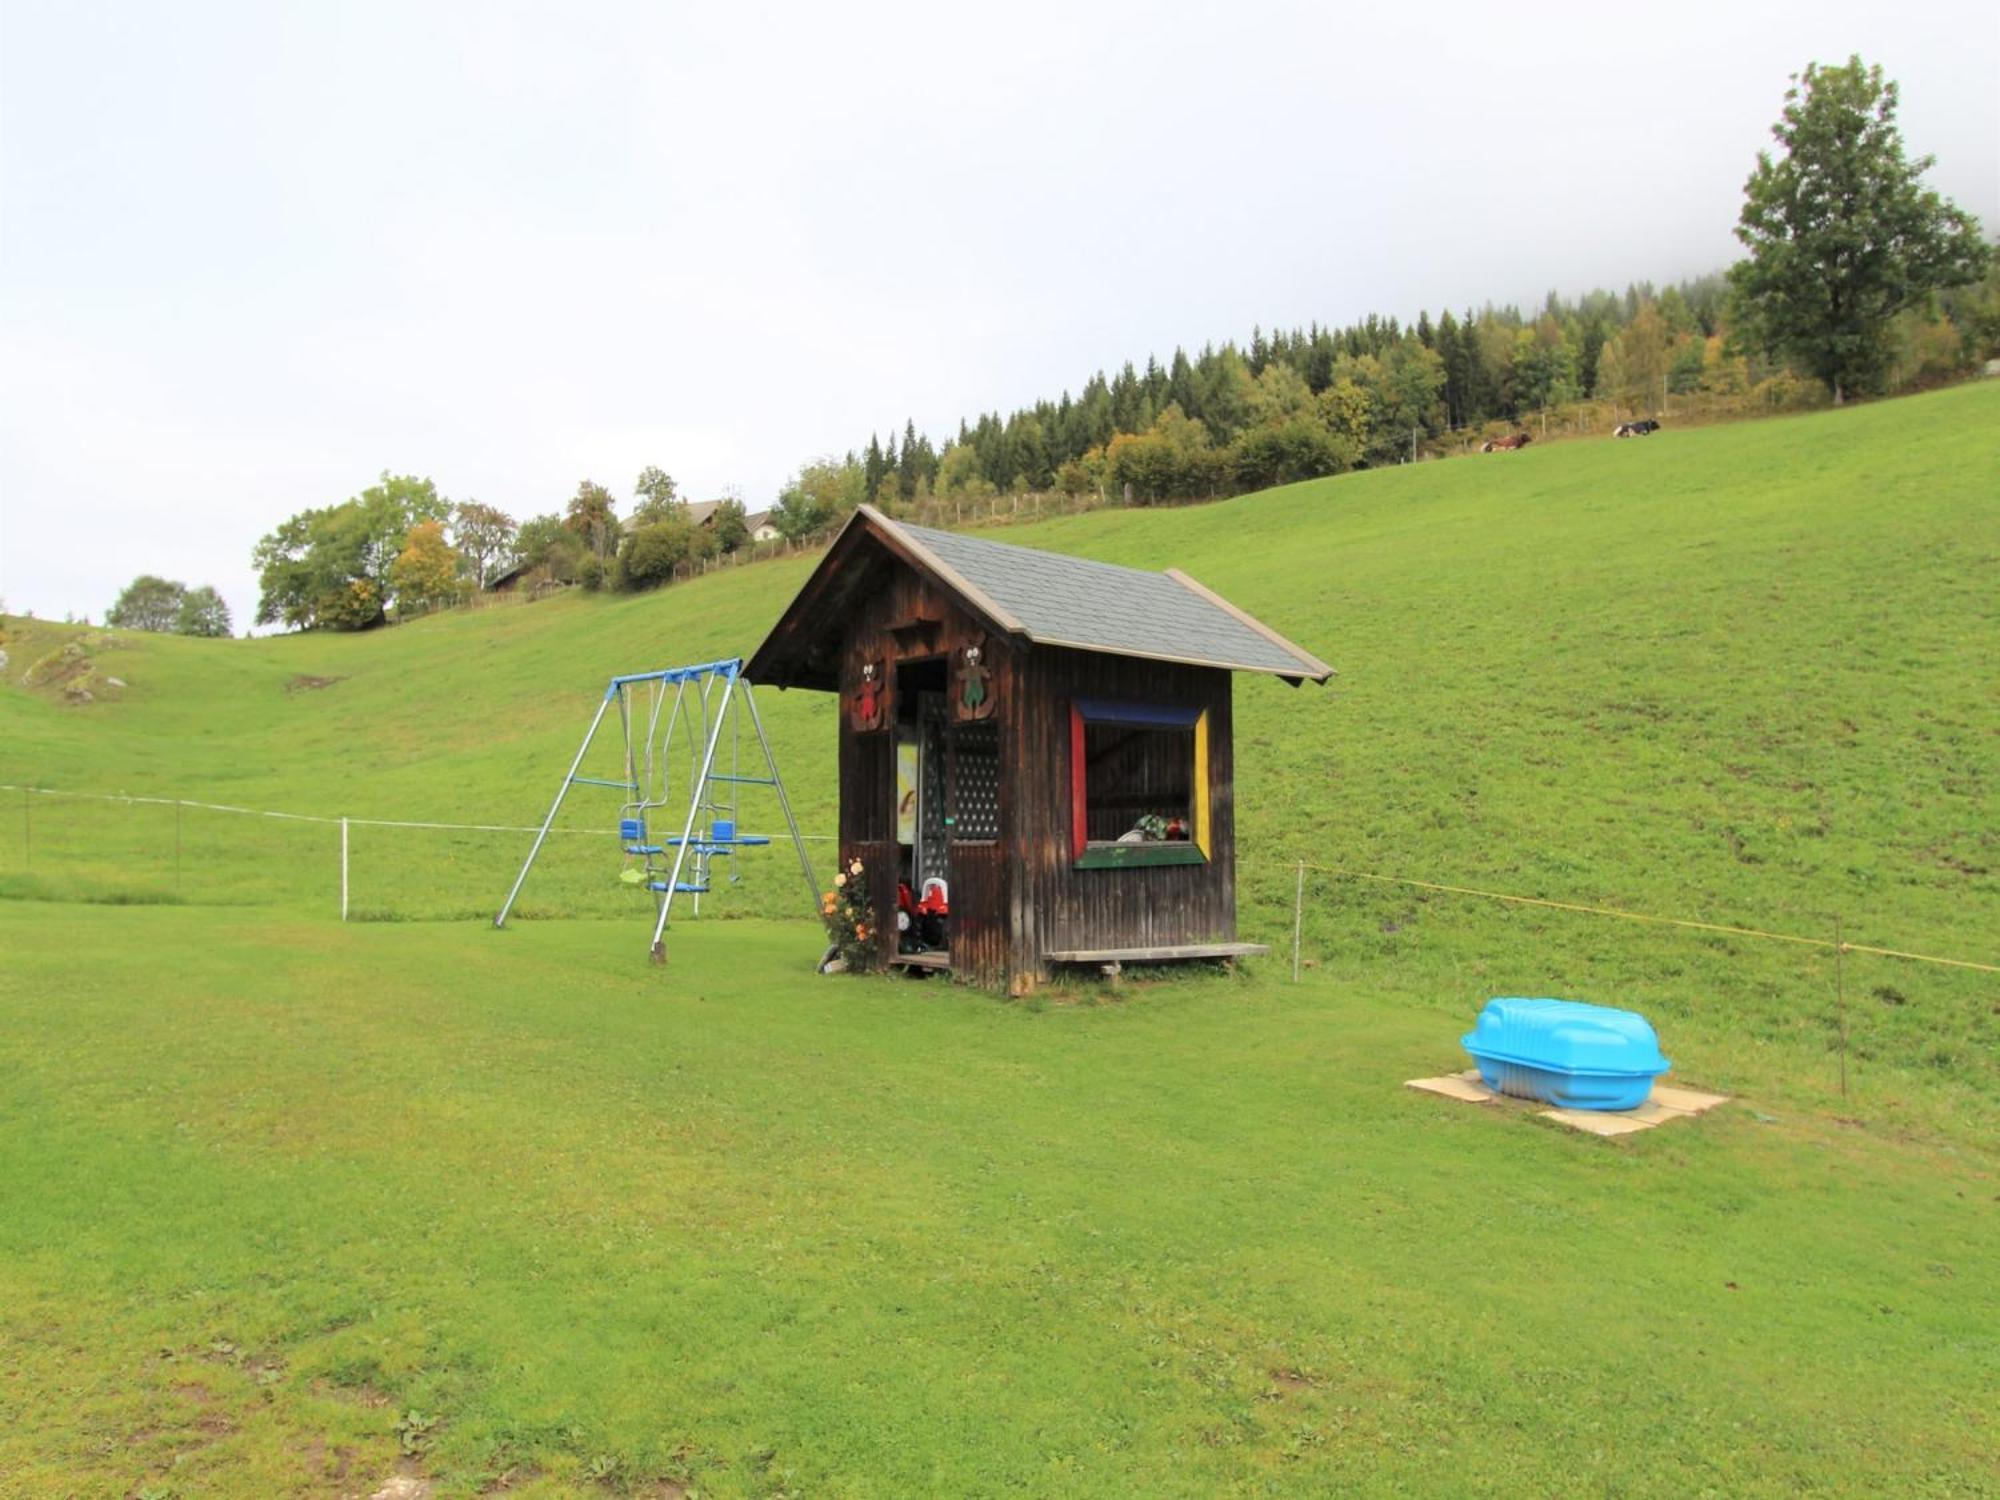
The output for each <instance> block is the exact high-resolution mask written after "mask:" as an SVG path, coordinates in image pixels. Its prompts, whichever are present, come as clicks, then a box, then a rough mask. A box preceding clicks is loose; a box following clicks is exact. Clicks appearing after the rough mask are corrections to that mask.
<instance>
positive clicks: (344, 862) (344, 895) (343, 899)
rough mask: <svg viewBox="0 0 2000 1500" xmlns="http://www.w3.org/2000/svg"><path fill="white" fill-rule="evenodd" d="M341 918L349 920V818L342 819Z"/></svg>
mask: <svg viewBox="0 0 2000 1500" xmlns="http://www.w3.org/2000/svg"><path fill="white" fill-rule="evenodd" d="M340 920H341V921H343V922H345V921H346V920H347V819H345V818H342V819H341V820H340Z"/></svg>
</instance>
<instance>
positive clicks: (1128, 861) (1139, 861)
mask: <svg viewBox="0 0 2000 1500" xmlns="http://www.w3.org/2000/svg"><path fill="white" fill-rule="evenodd" d="M1207 863H1208V860H1207V859H1206V858H1205V857H1204V856H1203V855H1202V852H1201V850H1200V848H1199V847H1198V846H1196V845H1195V844H1194V843H1193V842H1191V841H1188V842H1184V841H1181V840H1174V841H1172V842H1170V843H1158V844H1089V845H1086V846H1085V847H1084V851H1083V853H1082V854H1081V855H1080V856H1079V857H1078V858H1077V861H1076V868H1077V869H1079V870H1126V869H1131V868H1134V867H1135V866H1140V865H1205V864H1207Z"/></svg>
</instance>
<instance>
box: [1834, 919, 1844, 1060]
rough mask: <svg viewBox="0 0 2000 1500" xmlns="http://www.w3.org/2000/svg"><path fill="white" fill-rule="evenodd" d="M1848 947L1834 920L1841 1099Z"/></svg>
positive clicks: (1835, 1002) (1835, 988)
mask: <svg viewBox="0 0 2000 1500" xmlns="http://www.w3.org/2000/svg"><path fill="white" fill-rule="evenodd" d="M1846 951H1847V945H1846V944H1845V943H1843V942H1841V940H1840V918H1839V917H1838V916H1836V917H1835V918H1834V919H1833V1003H1834V1007H1835V1009H1836V1011H1837V1012H1838V1014H1839V1017H1840V1097H1841V1098H1843V1099H1845V1098H1846V1097H1847V976H1846V974H1845V973H1844V972H1843V965H1842V962H1841V955H1842V954H1843V953H1845V952H1846Z"/></svg>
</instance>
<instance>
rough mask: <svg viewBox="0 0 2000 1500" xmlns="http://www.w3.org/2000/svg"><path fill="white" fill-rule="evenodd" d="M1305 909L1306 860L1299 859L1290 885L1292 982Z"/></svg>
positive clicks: (1296, 969)
mask: <svg viewBox="0 0 2000 1500" xmlns="http://www.w3.org/2000/svg"><path fill="white" fill-rule="evenodd" d="M1305 909H1306V862H1305V861H1304V860H1300V861H1299V878H1298V883H1297V884H1296V885H1294V886H1293V887H1292V983H1293V984H1297V983H1298V982H1299V922H1300V920H1301V919H1302V918H1303V917H1304V915H1305Z"/></svg>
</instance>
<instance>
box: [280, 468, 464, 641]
mask: <svg viewBox="0 0 2000 1500" xmlns="http://www.w3.org/2000/svg"><path fill="white" fill-rule="evenodd" d="M450 513H451V502H450V501H449V500H446V499H445V498H444V497H443V496H442V495H440V494H438V492H437V486H436V485H434V484H432V483H431V482H430V480H428V479H418V478H416V477H415V476H414V475H409V474H389V473H386V472H385V473H384V474H383V475H382V477H381V479H380V480H379V481H377V482H376V483H375V484H373V485H370V486H369V487H368V488H367V489H365V490H363V491H362V492H361V493H360V494H359V495H356V496H355V497H354V498H353V499H352V500H345V501H342V502H341V503H340V504H339V505H329V506H325V507H323V508H321V509H319V510H304V511H300V512H299V513H298V514H297V515H295V516H291V517H289V518H287V519H286V520H285V521H284V522H283V523H282V524H281V525H279V526H278V527H277V529H276V530H274V531H272V532H271V533H269V534H268V535H267V536H265V537H263V538H262V539H261V540H259V542H258V543H257V546H256V549H255V550H254V551H253V552H252V553H251V560H252V561H254V562H255V563H256V564H257V568H258V582H259V584H260V585H261V592H260V595H259V598H258V601H257V623H258V624H259V625H267V624H270V623H272V622H273V621H282V622H283V623H284V624H286V625H291V626H297V627H300V628H303V629H307V630H311V629H314V628H315V627H321V626H325V627H330V628H332V629H335V630H363V629H366V628H367V627H368V626H370V625H379V624H380V623H381V622H382V620H383V618H384V616H385V613H386V611H387V609H388V606H389V600H390V598H391V596H392V594H393V592H394V589H393V585H392V581H391V579H390V576H389V571H390V569H391V568H392V567H394V566H395V562H396V559H397V557H398V556H400V555H401V554H402V551H403V548H404V546H405V545H406V542H407V538H408V537H409V534H410V528H411V527H413V526H416V525H419V524H420V523H422V522H425V521H443V520H444V518H445V517H446V516H447V515H449V514H450Z"/></svg>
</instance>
